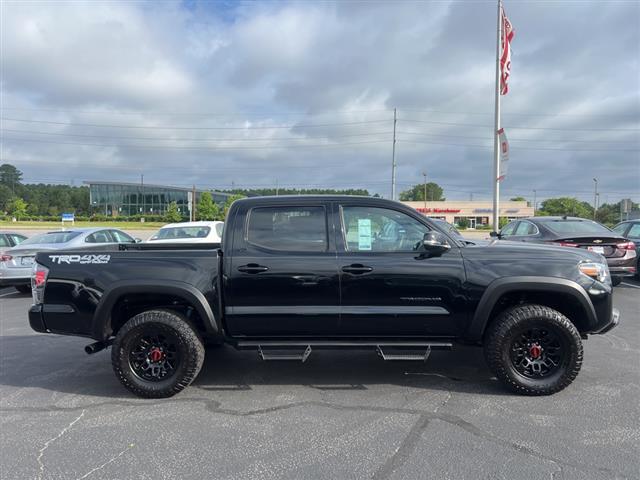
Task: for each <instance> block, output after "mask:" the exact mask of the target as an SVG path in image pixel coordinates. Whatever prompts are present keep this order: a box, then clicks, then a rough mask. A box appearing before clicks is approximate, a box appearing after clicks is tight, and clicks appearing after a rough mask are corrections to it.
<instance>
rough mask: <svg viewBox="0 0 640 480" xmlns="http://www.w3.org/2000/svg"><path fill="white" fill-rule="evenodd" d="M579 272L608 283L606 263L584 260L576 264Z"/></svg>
mask: <svg viewBox="0 0 640 480" xmlns="http://www.w3.org/2000/svg"><path fill="white" fill-rule="evenodd" d="M578 268H579V269H580V272H582V274H583V275H586V276H587V277H591V278H593V279H595V280H598V281H599V282H601V283H609V282H610V281H611V279H610V277H609V267H608V266H607V264H606V263H593V262H585V263H581V264H580V265H578Z"/></svg>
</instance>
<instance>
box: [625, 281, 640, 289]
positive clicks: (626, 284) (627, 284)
mask: <svg viewBox="0 0 640 480" xmlns="http://www.w3.org/2000/svg"><path fill="white" fill-rule="evenodd" d="M622 285H625V286H627V287H633V288H640V287H639V286H638V285H631V284H630V283H626V282H622Z"/></svg>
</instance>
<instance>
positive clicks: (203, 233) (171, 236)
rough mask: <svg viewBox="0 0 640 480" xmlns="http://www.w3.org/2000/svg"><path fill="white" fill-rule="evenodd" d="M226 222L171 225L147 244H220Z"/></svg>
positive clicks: (162, 229) (166, 226) (160, 231)
mask: <svg viewBox="0 0 640 480" xmlns="http://www.w3.org/2000/svg"><path fill="white" fill-rule="evenodd" d="M223 228H224V222H183V223H169V224H167V225H165V226H164V227H162V228H161V229H160V230H158V232H157V233H156V234H154V235H153V236H152V237H151V238H149V240H147V242H150V243H220V242H221V241H222V229H223Z"/></svg>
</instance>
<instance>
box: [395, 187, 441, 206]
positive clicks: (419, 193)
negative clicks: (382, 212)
mask: <svg viewBox="0 0 640 480" xmlns="http://www.w3.org/2000/svg"><path fill="white" fill-rule="evenodd" d="M424 190H425V185H424V183H419V184H418V185H414V186H413V187H411V188H410V189H409V190H405V191H404V192H400V200H402V201H403V202H411V201H413V202H417V201H420V202H423V201H424V199H425V198H424ZM443 193H444V191H443V190H442V187H440V185H438V184H437V183H434V182H429V183H427V200H428V201H435V202H441V201H444V200H445V198H444V197H443V196H442V194H443Z"/></svg>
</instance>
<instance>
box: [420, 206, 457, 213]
mask: <svg viewBox="0 0 640 480" xmlns="http://www.w3.org/2000/svg"><path fill="white" fill-rule="evenodd" d="M416 210H417V211H419V212H420V213H460V209H455V208H424V207H421V208H416Z"/></svg>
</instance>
